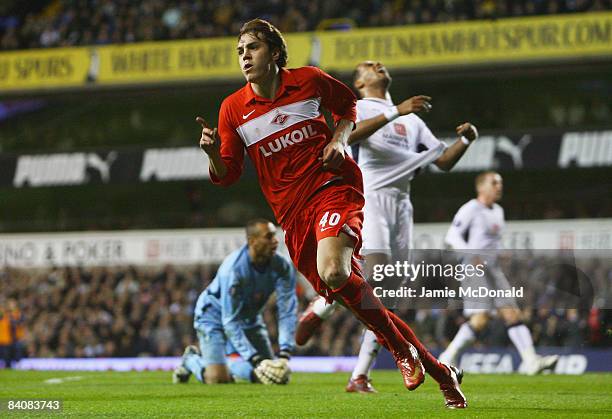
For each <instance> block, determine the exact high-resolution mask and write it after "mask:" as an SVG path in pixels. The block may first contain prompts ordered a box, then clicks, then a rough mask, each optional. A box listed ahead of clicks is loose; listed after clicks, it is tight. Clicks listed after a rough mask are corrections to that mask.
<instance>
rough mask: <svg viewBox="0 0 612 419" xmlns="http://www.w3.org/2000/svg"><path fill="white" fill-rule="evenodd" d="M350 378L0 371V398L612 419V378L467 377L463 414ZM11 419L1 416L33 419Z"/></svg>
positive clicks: (75, 406) (74, 406) (181, 411)
mask: <svg viewBox="0 0 612 419" xmlns="http://www.w3.org/2000/svg"><path fill="white" fill-rule="evenodd" d="M347 376H348V374H345V373H334V374H299V373H296V374H293V376H292V379H291V383H290V384H289V385H286V386H263V385H254V384H247V383H239V384H225V385H202V384H200V383H198V382H197V381H195V380H194V379H193V377H192V379H191V381H190V382H189V383H188V384H177V385H173V384H172V383H171V374H170V373H168V372H141V373H138V372H127V373H122V372H54V371H45V372H34V371H0V399H4V400H5V401H6V399H25V398H45V399H62V400H63V401H64V406H63V411H62V412H61V416H78V417H92V416H106V417H118V416H123V417H132V418H137V417H160V416H175V417H191V418H195V417H206V418H210V417H236V416H239V417H249V418H250V417H282V418H287V417H304V418H313V417H342V418H357V417H363V418H372V417H383V418H396V417H397V418H400V417H401V418H407V417H428V418H432V417H521V418H528V419H531V418H535V417H551V418H554V417H576V418H584V417H612V374H586V375H582V376H553V375H547V376H537V377H526V376H521V375H466V377H465V379H464V384H463V386H462V387H463V391H464V393H465V394H466V396H467V398H468V403H469V408H468V409H466V410H465V411H449V410H447V409H445V408H444V404H443V399H442V396H441V394H440V392H439V390H438V388H437V386H436V385H435V383H434V381H433V380H432V379H431V377H427V380H426V382H425V384H424V385H422V386H421V387H420V388H419V389H418V390H416V391H414V392H408V391H407V390H404V388H403V387H402V385H401V377H400V375H399V373H398V372H396V371H375V372H374V374H373V378H374V384H375V386H376V388H377V389H378V390H379V393H378V394H375V395H361V394H348V393H345V392H344V385H345V384H346V380H347ZM58 378H60V379H64V380H62V381H61V382H58V380H54V379H58ZM49 379H51V380H52V383H48V382H47V380H49ZM53 382H55V383H53ZM5 405H6V404H5ZM6 413H7V412H6V411H3V412H0V417H8V416H19V417H24V416H28V415H24V414H23V413H19V414H18V415H17V414H15V415H13V414H10V415H7V414H6ZM29 416H38V417H40V415H33V414H30V415H29ZM45 416H48V414H45ZM54 416H59V415H54Z"/></svg>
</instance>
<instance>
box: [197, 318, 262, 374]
mask: <svg viewBox="0 0 612 419" xmlns="http://www.w3.org/2000/svg"><path fill="white" fill-rule="evenodd" d="M243 330H244V334H245V335H246V337H247V339H248V340H249V343H250V344H251V345H252V346H253V347H254V348H255V349H256V350H257V353H258V354H259V355H261V356H262V357H263V358H268V359H272V358H274V352H273V351H272V345H271V343H270V338H269V336H268V331H267V330H266V328H265V326H264V325H257V326H255V327H251V328H248V329H243ZM197 333H198V340H199V342H200V351H201V352H202V359H203V361H204V367H205V368H206V366H207V365H211V364H226V363H227V361H226V358H225V356H226V355H230V354H234V353H239V352H238V351H237V350H236V348H235V347H234V345H232V343H231V342H230V340H229V339H227V337H226V335H225V333H224V331H223V328H222V327H221V326H219V327H214V328H213V327H203V328H199V329H197ZM245 361H247V360H246V359H245Z"/></svg>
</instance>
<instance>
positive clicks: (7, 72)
mask: <svg viewBox="0 0 612 419" xmlns="http://www.w3.org/2000/svg"><path fill="white" fill-rule="evenodd" d="M88 67H89V55H88V48H56V49H49V50H29V51H16V52H2V53H0V91H9V90H29V89H54V88H63V87H80V86H84V85H85V83H86V75H87V70H88Z"/></svg>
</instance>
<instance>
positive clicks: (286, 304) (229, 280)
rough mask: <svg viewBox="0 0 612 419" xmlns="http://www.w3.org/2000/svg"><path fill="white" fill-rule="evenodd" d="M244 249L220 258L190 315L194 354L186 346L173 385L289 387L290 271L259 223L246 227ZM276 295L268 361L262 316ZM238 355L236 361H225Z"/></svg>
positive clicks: (293, 300) (269, 229)
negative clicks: (274, 338) (275, 347)
mask: <svg viewBox="0 0 612 419" xmlns="http://www.w3.org/2000/svg"><path fill="white" fill-rule="evenodd" d="M246 234H247V241H248V243H247V245H245V246H243V247H242V248H240V249H238V250H236V251H235V252H233V253H231V254H230V255H229V256H227V257H226V258H225V260H224V261H223V263H222V264H221V266H220V267H219V270H218V272H217V275H216V276H215V278H214V280H213V281H212V282H211V284H210V285H209V286H208V287H207V288H206V289H205V290H204V291H203V292H202V294H200V296H199V297H198V301H197V304H196V307H195V312H194V322H193V323H194V327H195V329H196V332H197V335H198V340H199V342H200V348H199V349H198V348H197V347H195V346H188V347H187V348H186V349H185V353H184V354H183V359H182V362H181V365H179V366H178V367H177V368H176V369H175V370H174V373H173V375H172V380H173V382H174V383H186V382H187V381H188V380H189V377H190V376H191V374H193V375H194V376H195V377H196V378H197V379H198V381H200V382H202V383H207V384H214V383H230V382H233V381H235V380H247V381H250V382H253V383H263V384H287V383H288V382H289V375H290V370H289V357H290V356H291V353H292V351H293V349H294V348H295V327H296V322H297V297H296V294H295V269H294V268H293V265H292V264H291V263H290V262H289V261H288V260H287V259H285V258H284V257H282V256H281V255H279V254H278V253H276V249H277V248H278V239H277V238H276V227H275V226H274V224H272V223H271V222H269V221H268V220H264V219H255V220H252V221H249V222H248V223H247V226H246ZM274 292H276V305H277V309H278V313H277V317H278V331H279V332H278V335H279V336H278V343H279V348H280V351H279V353H278V354H277V356H276V357H275V356H274V353H273V351H272V346H271V344H270V338H269V337H268V331H267V330H266V326H265V324H264V321H263V316H262V311H263V308H264V306H265V304H266V302H267V301H268V298H269V297H270V296H271V295H272V293H274ZM233 353H238V355H240V357H239V358H230V359H227V358H226V354H233Z"/></svg>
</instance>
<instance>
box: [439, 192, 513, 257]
mask: <svg viewBox="0 0 612 419" xmlns="http://www.w3.org/2000/svg"><path fill="white" fill-rule="evenodd" d="M504 225H505V220H504V209H503V208H502V207H501V206H499V205H498V204H493V206H491V207H487V206H486V205H484V204H483V203H481V202H480V201H478V200H477V199H472V200H471V201H468V202H467V203H465V204H464V205H463V206H462V207H461V208H459V211H457V214H456V215H455V218H454V219H453V224H452V225H451V227H450V229H449V230H448V233H446V238H445V239H444V241H445V242H446V243H447V244H448V245H450V246H451V247H452V248H453V249H456V250H496V249H501V248H502V244H501V237H502V231H503V229H504Z"/></svg>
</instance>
